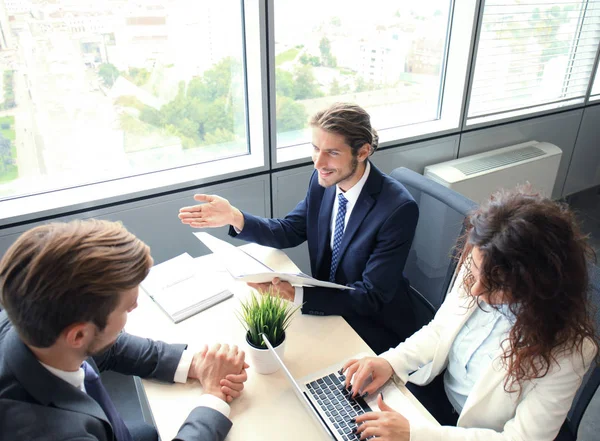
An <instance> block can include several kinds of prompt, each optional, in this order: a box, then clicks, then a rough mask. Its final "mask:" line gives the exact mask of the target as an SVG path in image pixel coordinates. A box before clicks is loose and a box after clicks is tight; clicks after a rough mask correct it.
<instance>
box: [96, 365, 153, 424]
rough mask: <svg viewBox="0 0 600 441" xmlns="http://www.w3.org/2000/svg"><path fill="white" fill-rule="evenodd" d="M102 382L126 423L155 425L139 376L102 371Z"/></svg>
mask: <svg viewBox="0 0 600 441" xmlns="http://www.w3.org/2000/svg"><path fill="white" fill-rule="evenodd" d="M100 376H101V378H102V384H104V387H105V388H106V391H107V392H108V394H109V395H110V397H111V399H112V401H113V403H114V404H115V407H116V408H117V410H118V412H119V414H120V415H121V417H122V418H123V419H124V420H125V422H126V424H127V425H128V426H129V425H130V424H134V425H139V424H140V423H145V424H148V425H150V426H154V427H156V423H155V421H154V417H153V415H152V411H151V410H150V404H149V403H148V398H147V397H146V392H145V390H144V386H143V384H142V380H141V379H140V378H139V377H135V376H133V375H123V374H119V373H117V372H112V371H104V372H102V373H101V374H100Z"/></svg>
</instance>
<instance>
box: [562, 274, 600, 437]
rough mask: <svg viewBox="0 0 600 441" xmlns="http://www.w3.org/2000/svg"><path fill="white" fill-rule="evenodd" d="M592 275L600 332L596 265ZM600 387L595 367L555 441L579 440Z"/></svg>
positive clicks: (599, 279) (599, 276) (599, 373)
mask: <svg viewBox="0 0 600 441" xmlns="http://www.w3.org/2000/svg"><path fill="white" fill-rule="evenodd" d="M588 268H589V275H590V295H591V298H592V304H593V306H594V307H595V308H596V329H599V330H600V268H599V267H598V266H596V265H594V264H590V265H589V267H588ZM598 386H600V366H599V365H594V366H592V367H590V369H589V371H588V372H587V374H586V375H585V377H583V381H582V383H581V386H580V387H579V390H578V391H577V395H575V399H574V400H573V405H572V406H571V410H569V413H568V414H567V419H566V420H565V422H564V424H563V425H562V427H561V429H560V432H559V433H558V436H557V437H556V438H555V441H574V440H576V439H577V432H578V430H579V423H581V419H582V418H583V414H584V413H585V410H586V409H587V407H588V405H589V404H590V401H591V400H592V398H593V397H594V394H595V393H596V391H597V390H598Z"/></svg>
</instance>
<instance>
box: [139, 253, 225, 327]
mask: <svg viewBox="0 0 600 441" xmlns="http://www.w3.org/2000/svg"><path fill="white" fill-rule="evenodd" d="M230 283H231V276H230V275H229V273H228V272H227V271H225V270H224V269H223V268H221V267H219V265H218V262H217V261H216V260H215V259H214V256H212V255H208V256H202V257H198V258H196V259H194V258H192V256H190V255H189V254H187V253H184V254H181V255H179V256H177V257H174V258H173V259H170V260H167V261H166V262H163V263H160V264H158V265H154V266H153V267H152V268H151V269H150V273H149V274H148V276H147V277H146V278H145V279H144V281H143V282H142V283H141V285H140V286H141V287H142V289H143V290H144V291H145V292H146V293H147V294H148V295H149V296H150V297H151V298H152V300H154V301H155V302H156V304H157V305H158V306H160V308H161V309H162V310H163V311H165V312H166V313H167V315H168V316H169V317H170V318H171V319H172V320H173V321H174V322H175V323H179V322H180V321H182V320H184V319H186V318H188V317H191V316H192V315H194V314H197V313H198V312H200V311H203V310H205V309H207V308H210V307H211V306H213V305H215V304H217V303H219V302H222V301H223V300H225V299H228V298H229V297H231V296H232V295H233V294H232V293H231V292H230V291H229V290H228V289H227V287H228V286H229V285H230Z"/></svg>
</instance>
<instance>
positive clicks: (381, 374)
mask: <svg viewBox="0 0 600 441" xmlns="http://www.w3.org/2000/svg"><path fill="white" fill-rule="evenodd" d="M341 370H342V372H344V371H345V374H346V389H348V390H351V392H352V397H355V396H356V395H363V396H364V395H365V394H367V395H372V394H374V393H375V391H376V390H377V389H379V388H380V387H381V386H383V385H384V384H385V382H386V381H388V380H389V379H390V378H391V376H392V374H393V373H394V370H393V369H392V366H391V365H390V363H389V362H388V361H387V360H386V359H384V358H380V357H365V358H361V359H360V360H348V361H347V362H346V363H345V364H344V366H342V369H341ZM369 376H372V377H373V381H371V383H370V384H369V385H368V386H367V387H365V388H364V389H363V388H362V387H363V385H364V384H365V381H367V379H368V378H369ZM351 384H352V386H350V385H351Z"/></svg>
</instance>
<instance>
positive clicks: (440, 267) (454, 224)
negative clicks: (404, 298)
mask: <svg viewBox="0 0 600 441" xmlns="http://www.w3.org/2000/svg"><path fill="white" fill-rule="evenodd" d="M390 176H391V177H392V178H394V179H396V180H397V181H399V182H400V183H401V184H402V185H404V186H405V187H406V189H407V190H408V191H409V192H410V194H411V195H412V196H413V198H415V201H416V202H417V204H418V205H419V222H418V223H417V229H416V231H415V237H414V240H413V243H412V247H411V250H410V253H409V256H408V260H407V262H406V265H405V267H404V274H405V276H406V277H407V278H408V280H409V282H410V286H411V293H412V296H411V301H412V302H413V305H412V306H413V310H414V311H415V315H416V320H417V329H419V328H420V327H421V326H423V325H425V324H427V323H429V321H430V320H431V319H432V318H433V316H434V314H435V311H437V309H438V308H439V307H440V306H441V304H442V302H443V301H444V298H445V297H446V292H447V291H448V287H449V286H450V283H451V281H452V278H453V276H454V271H455V269H456V258H455V257H456V249H455V245H456V241H457V239H458V237H459V236H461V235H462V233H463V231H464V219H465V217H466V215H467V214H468V213H469V212H470V211H472V210H473V209H474V208H475V207H476V206H477V204H476V203H475V202H473V201H471V200H470V199H468V198H466V197H465V196H463V195H461V194H460V193H457V192H455V191H454V190H450V189H449V188H447V187H444V186H443V185H441V184H438V183H437V182H434V181H432V180H431V179H429V178H426V177H425V176H423V175H420V174H419V173H416V172H414V171H412V170H409V169H407V168H404V167H400V168H397V169H395V170H393V171H392V173H391V174H390Z"/></svg>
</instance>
